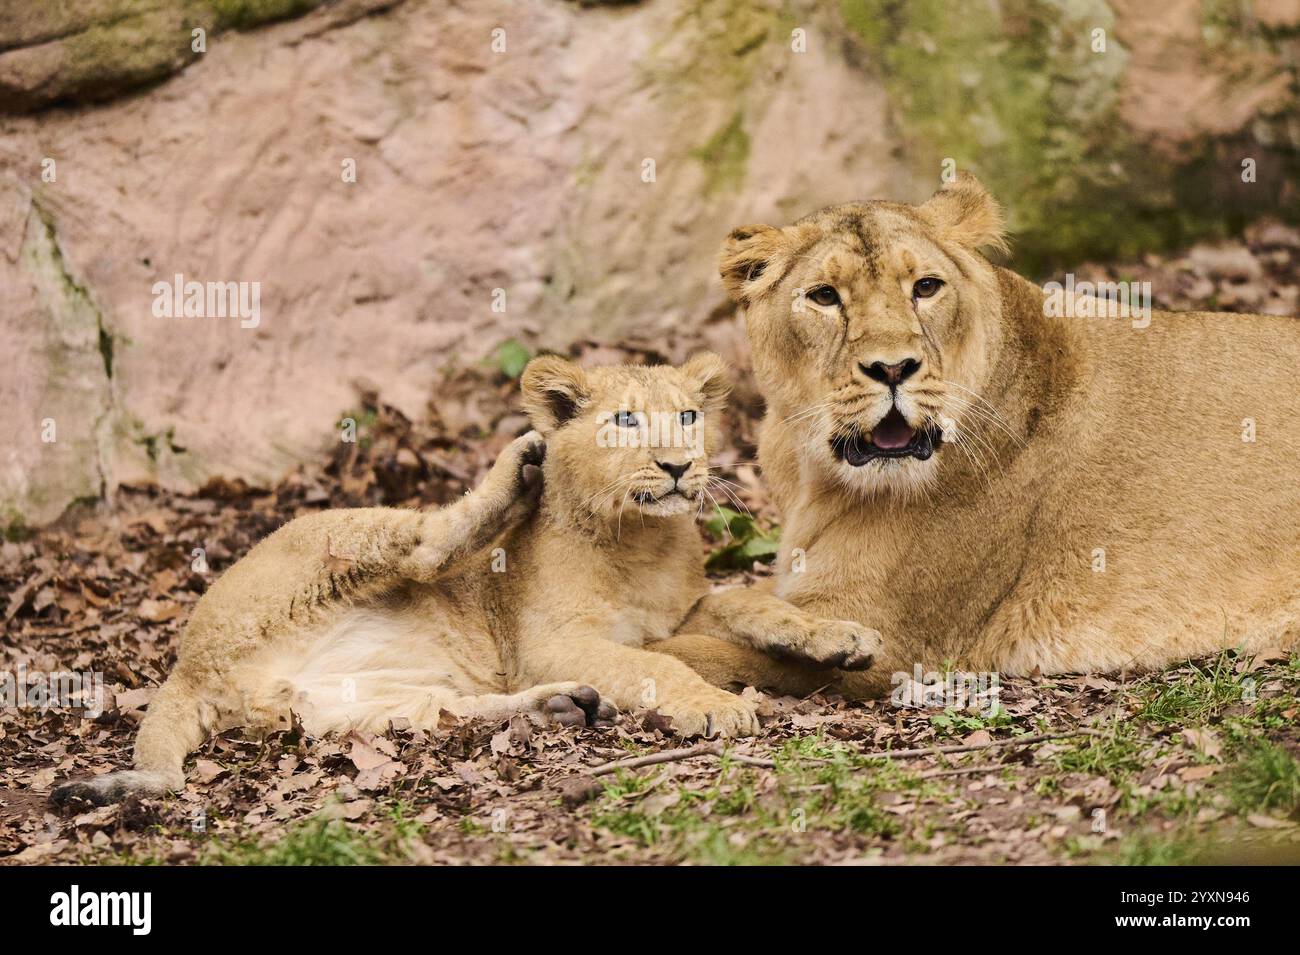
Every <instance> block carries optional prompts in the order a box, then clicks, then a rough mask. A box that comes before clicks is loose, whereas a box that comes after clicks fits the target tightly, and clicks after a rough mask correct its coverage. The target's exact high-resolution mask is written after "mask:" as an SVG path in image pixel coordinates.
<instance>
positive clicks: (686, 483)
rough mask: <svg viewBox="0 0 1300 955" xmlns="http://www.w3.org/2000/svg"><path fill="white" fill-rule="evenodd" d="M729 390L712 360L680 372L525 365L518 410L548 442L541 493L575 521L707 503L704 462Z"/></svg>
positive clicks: (672, 511)
mask: <svg viewBox="0 0 1300 955" xmlns="http://www.w3.org/2000/svg"><path fill="white" fill-rule="evenodd" d="M728 387H729V382H728V375H727V370H726V366H725V365H724V364H723V362H722V360H721V359H720V358H718V357H717V356H716V355H712V354H709V353H705V354H701V355H697V356H695V357H694V358H692V359H691V360H690V361H688V362H687V363H686V364H685V365H683V366H682V367H680V368H671V367H667V366H656V367H633V366H624V367H615V368H588V369H584V368H581V367H579V366H578V365H575V364H574V363H572V362H569V361H565V360H564V359H561V358H557V357H554V356H544V357H541V358H537V359H535V360H534V361H532V362H531V363H530V364H529V365H528V368H527V369H525V371H524V375H523V381H522V388H523V395H524V407H525V409H526V410H527V412H528V414H529V416H530V417H531V418H532V422H533V426H534V427H535V428H537V430H538V431H540V432H541V433H542V434H543V435H544V436H545V438H546V492H545V493H546V494H548V495H549V496H550V497H551V499H552V500H553V501H559V502H562V505H563V506H564V507H566V508H569V509H571V510H574V511H575V512H576V513H578V514H579V515H580V516H581V517H582V518H583V519H587V518H588V517H590V516H594V517H596V518H597V519H598V520H604V521H618V520H620V519H621V518H622V515H623V513H624V512H625V511H628V512H630V513H633V514H637V515H640V516H643V517H651V518H655V517H670V516H673V515H676V514H683V513H686V512H688V511H698V510H700V509H701V508H702V507H704V506H705V505H706V503H707V502H708V501H709V500H710V493H709V490H708V485H709V482H710V475H709V467H708V456H709V448H710V445H711V444H712V443H713V442H714V441H715V440H716V429H717V417H718V414H719V412H720V411H721V408H722V406H723V403H724V402H725V400H726V394H727V390H728Z"/></svg>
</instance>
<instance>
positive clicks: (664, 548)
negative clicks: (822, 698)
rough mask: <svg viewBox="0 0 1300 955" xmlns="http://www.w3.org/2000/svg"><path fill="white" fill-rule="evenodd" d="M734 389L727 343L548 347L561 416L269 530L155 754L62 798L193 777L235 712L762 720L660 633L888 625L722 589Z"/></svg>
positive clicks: (377, 719)
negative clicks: (626, 414)
mask: <svg viewBox="0 0 1300 955" xmlns="http://www.w3.org/2000/svg"><path fill="white" fill-rule="evenodd" d="M726 390H727V381H726V374H725V367H724V366H723V365H722V363H721V361H720V360H719V359H718V358H717V357H716V356H713V355H709V354H705V355H701V356H697V357H696V358H695V359H693V360H692V361H690V362H688V363H687V364H686V365H685V366H683V367H682V368H680V369H676V368H668V367H655V368H600V369H591V370H585V371H584V370H583V369H581V368H579V367H578V366H576V365H574V364H571V363H569V362H566V361H563V360H561V359H558V358H549V357H548V358H540V359H537V360H535V361H534V362H533V363H532V364H530V365H529V367H528V369H527V371H526V373H525V375H524V381H523V392H524V399H525V406H526V409H527V411H528V412H529V414H530V416H531V418H532V420H533V423H534V425H535V426H536V427H537V428H538V429H539V432H540V433H538V432H533V433H530V434H528V435H525V436H524V437H522V438H519V439H517V440H516V441H515V442H514V443H513V444H511V445H510V446H509V447H508V448H507V449H506V450H505V451H504V452H503V453H502V455H501V456H500V458H499V459H498V461H497V462H496V464H495V465H494V466H493V468H492V470H491V472H490V473H489V474H488V476H487V478H486V480H485V481H484V482H483V484H482V486H480V487H479V488H478V489H476V490H475V491H473V492H472V493H470V494H468V495H467V496H466V497H465V498H464V499H462V500H461V501H459V502H457V503H455V504H454V505H451V506H449V507H446V508H443V509H441V510H431V511H414V510H398V509H391V508H366V509H356V510H335V511H326V512H323V513H319V514H312V515H309V516H305V517H300V518H298V519H296V520H294V521H291V522H290V523H288V524H286V525H285V526H284V527H282V528H281V529H280V530H278V531H276V532H275V533H274V534H272V535H271V536H269V537H268V538H266V539H265V540H264V541H262V542H261V543H259V544H258V545H257V546H256V547H254V548H253V549H252V550H251V551H250V552H249V553H248V554H247V555H246V556H245V557H244V558H243V559H242V560H240V561H239V562H238V563H236V564H235V565H234V566H233V567H232V568H230V570H229V571H227V572H226V573H225V574H224V575H223V576H222V577H221V578H219V579H218V580H217V581H216V582H215V583H214V584H213V585H212V587H211V589H210V590H209V591H208V592H207V593H206V594H205V595H204V596H203V599H202V600H200V601H199V603H198V605H197V606H196V607H195V610H194V614H193V616H192V618H191V619H190V621H189V624H188V626H187V627H186V629H185V632H184V634H183V636H182V639H181V646H180V652H179V657H178V659H177V663H176V667H175V669H174V670H173V672H172V673H171V675H170V676H169V678H168V680H167V682H166V683H165V684H164V686H163V687H162V688H161V689H160V691H159V692H158V694H157V695H156V696H155V697H154V699H153V701H152V702H151V703H150V705H149V709H148V712H147V715H146V717H145V720H144V723H143V724H142V726H141V728H140V734H139V738H138V740H137V743H136V750H135V770H134V771H130V772H121V773H111V774H108V775H107V776H102V777H99V778H97V779H95V780H93V781H92V782H91V783H90V784H84V783H74V784H71V785H69V786H65V787H62V788H61V789H60V790H59V791H57V792H56V799H60V800H61V799H66V798H68V797H69V796H82V797H84V798H87V799H90V800H92V801H106V800H109V799H113V798H118V797H120V796H121V795H123V794H124V793H126V792H128V791H132V790H135V791H147V792H160V791H163V790H165V789H168V788H178V787H180V786H182V785H183V784H184V773H183V768H182V767H183V762H184V759H185V757H186V754H187V753H189V752H190V751H191V750H193V749H195V748H196V747H197V746H198V745H199V744H200V743H201V742H202V741H203V739H204V738H205V737H206V736H207V734H209V733H210V732H213V731H215V730H220V729H222V728H227V727H231V726H236V725H244V726H251V727H253V728H256V729H274V728H277V727H285V726H287V725H288V724H289V722H290V719H291V713H292V714H294V715H296V716H298V717H299V718H300V719H301V721H302V724H303V726H304V727H305V728H306V729H307V730H308V731H310V732H313V733H321V732H325V731H328V730H346V729H348V728H352V727H358V728H362V729H369V730H377V729H382V728H383V727H384V726H386V725H387V723H388V721H389V720H391V719H396V718H399V717H401V718H405V719H408V720H410V721H411V722H412V723H413V724H415V725H417V726H421V727H434V726H436V725H437V722H438V719H439V713H440V711H442V710H447V711H449V712H451V713H454V714H458V715H461V716H466V717H470V716H479V717H486V718H490V719H502V718H506V717H508V716H510V715H511V714H513V713H516V712H521V711H522V712H532V713H540V712H541V711H542V710H543V709H544V707H546V706H547V705H548V701H550V702H551V705H553V704H554V702H555V701H554V700H553V698H554V697H557V696H559V697H563V696H564V695H565V694H578V693H579V692H580V690H581V687H582V685H583V684H588V685H590V686H592V687H595V688H596V690H597V691H599V693H600V694H602V695H603V696H604V697H605V698H606V699H607V700H609V701H611V702H612V703H613V704H614V705H615V706H617V707H619V708H623V709H631V708H634V707H641V706H645V707H658V709H659V710H660V711H661V712H662V713H663V714H664V715H666V716H668V717H670V718H671V720H672V722H673V725H674V727H675V728H676V729H677V730H678V731H679V732H681V733H682V734H683V735H699V734H708V735H712V734H720V735H742V734H749V733H752V732H754V731H755V730H756V728H757V722H756V716H755V712H754V707H753V704H752V703H750V702H749V701H747V700H744V699H741V698H740V697H738V696H735V695H733V694H731V693H728V692H725V691H723V690H720V689H718V688H715V687H714V686H711V685H710V684H708V683H706V682H705V681H704V680H703V679H702V678H701V677H700V676H698V675H697V674H696V673H695V672H693V671H692V670H691V669H689V668H688V667H687V666H686V665H685V664H683V663H681V662H680V661H678V660H676V659H674V658H673V657H671V656H668V655H664V654H660V653H653V652H650V651H648V650H645V649H643V647H644V646H645V645H646V644H648V643H651V642H652V641H660V640H663V639H664V638H666V637H669V636H670V635H672V634H673V633H674V631H681V632H680V634H679V635H678V636H677V637H676V638H675V639H676V640H678V641H679V643H676V644H674V643H671V642H670V643H669V644H668V645H669V646H670V647H671V646H691V645H692V644H693V643H694V642H696V641H699V640H702V639H705V638H704V637H702V636H701V633H700V632H698V631H697V630H696V629H695V628H696V627H699V628H701V629H702V630H703V631H704V632H706V633H708V634H711V635H712V636H713V637H720V638H722V639H723V640H726V641H732V643H730V644H725V645H724V646H723V649H724V651H727V650H729V649H730V648H731V647H732V646H739V645H745V646H759V647H771V646H774V645H778V644H779V645H780V646H782V647H789V648H790V652H792V653H795V654H799V655H802V656H803V657H804V658H805V659H807V660H811V661H814V662H816V663H819V664H821V665H823V666H826V665H836V664H839V665H845V666H865V665H868V664H869V663H870V659H871V653H873V652H874V650H875V648H876V645H877V642H878V635H877V634H874V633H871V632H870V631H867V630H866V629H865V628H862V627H860V626H859V625H857V624H853V623H847V622H842V621H833V620H818V619H815V618H814V617H812V616H811V615H810V614H807V613H805V612H803V611H800V610H798V609H796V608H794V607H791V606H790V605H788V604H786V603H784V602H782V601H779V600H777V599H776V598H773V597H770V596H764V595H755V596H754V598H753V599H750V598H749V597H748V596H747V595H746V594H744V593H741V592H738V591H731V592H722V593H718V594H712V595H710V594H708V585H707V582H706V580H705V577H704V572H703V566H702V559H701V553H700V541H699V536H698V532H697V531H696V528H695V523H694V520H695V516H696V512H697V511H698V510H699V508H700V506H702V504H703V503H704V501H705V500H706V497H705V491H706V487H707V484H708V482H709V480H710V476H709V470H708V465H707V448H708V445H709V443H710V441H711V440H712V436H713V432H714V429H715V424H714V420H715V418H716V416H717V413H718V410H719V408H720V407H721V405H722V403H723V401H724V399H725V394H726ZM620 410H630V411H634V412H650V413H653V412H660V413H664V414H668V415H671V416H674V417H675V416H677V415H679V414H680V413H681V412H683V411H696V412H699V413H700V415H701V416H702V417H701V418H700V419H699V421H698V422H697V423H696V424H695V426H694V428H695V429H698V430H694V431H691V432H690V433H691V434H692V435H694V436H695V437H698V438H699V440H698V441H681V442H679V445H680V446H658V447H645V446H628V445H626V444H624V443H623V442H617V441H616V442H614V443H612V444H611V442H610V441H609V440H602V433H603V434H604V437H605V438H606V439H608V438H609V437H611V436H613V437H615V438H617V436H618V432H617V429H615V430H614V431H610V430H609V427H610V426H609V422H608V420H607V419H608V416H609V414H611V413H613V412H615V411H620ZM602 412H604V414H602ZM602 428H604V429H605V431H604V432H602ZM543 441H545V456H544V462H543V463H542V474H541V475H537V474H536V473H535V472H536V471H537V468H536V467H535V463H536V462H541V461H542V460H543V456H542V454H541V450H542V442H543ZM665 464H667V465H672V466H675V467H680V468H683V469H684V473H683V474H681V475H680V477H677V478H674V477H670V476H669V474H668V472H666V471H665V469H664V467H663V466H664V465H665ZM538 478H540V481H539V480H538ZM675 481H676V487H678V488H679V489H680V491H681V493H680V494H674V493H672V491H673V487H674V483H675ZM539 483H540V484H541V485H542V486H543V487H544V491H543V492H542V494H541V498H540V504H539V503H538V501H537V498H536V494H535V493H534V492H535V490H536V487H537V486H538V484H539ZM575 698H576V697H575Z"/></svg>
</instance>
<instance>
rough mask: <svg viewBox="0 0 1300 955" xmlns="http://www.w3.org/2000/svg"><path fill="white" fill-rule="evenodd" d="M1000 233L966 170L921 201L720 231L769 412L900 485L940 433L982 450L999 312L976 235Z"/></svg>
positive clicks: (815, 444) (828, 466)
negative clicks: (985, 384) (981, 392)
mask: <svg viewBox="0 0 1300 955" xmlns="http://www.w3.org/2000/svg"><path fill="white" fill-rule="evenodd" d="M1001 242H1002V239H1001V216H1000V213H999V212H998V210H997V207H996V206H995V205H994V204H993V202H992V200H991V199H990V198H989V197H988V196H987V194H986V193H984V191H983V189H982V188H980V187H979V186H978V184H977V183H974V182H973V180H970V179H964V180H959V181H958V183H957V184H955V185H954V186H953V187H950V188H948V189H945V190H942V191H940V192H939V193H938V194H937V195H936V196H935V197H934V198H933V199H931V200H930V201H929V202H927V203H925V204H924V205H923V206H919V207H916V206H908V205H900V204H896V203H886V202H866V203H854V204H849V205H844V206H834V207H831V208H829V209H824V210H822V211H821V212H818V213H815V214H814V215H812V216H809V217H807V218H806V219H802V220H800V221H799V222H797V223H795V224H794V225H792V226H788V227H786V228H784V229H774V228H772V227H770V226H750V227H745V228H741V229H737V230H736V231H734V232H733V233H732V234H731V236H730V238H729V239H728V241H727V243H726V245H725V247H724V249H723V256H722V263H721V269H722V275H723V279H724V281H725V282H726V283H727V285H728V288H729V289H730V290H731V292H732V294H733V296H734V297H735V298H736V300H737V301H738V302H739V303H740V304H741V305H743V306H744V307H745V309H746V313H747V323H748V328H749V337H750V343H751V347H752V351H753V355H754V365H755V370H756V373H757V374H758V376H759V379H760V383H761V384H762V386H763V389H764V392H765V394H766V396H767V397H768V399H769V404H770V406H771V408H772V410H771V411H770V412H769V415H770V416H771V415H775V414H779V415H780V416H781V417H780V419H778V420H780V421H781V422H782V423H783V425H785V426H788V427H791V428H794V429H796V431H797V433H798V436H799V443H800V445H801V447H803V449H804V459H805V460H806V461H808V462H809V463H810V464H811V465H812V466H813V467H815V468H816V469H818V470H819V471H821V472H823V473H825V474H827V475H829V476H831V477H832V478H834V479H835V480H837V481H839V482H841V483H843V484H846V485H848V486H850V487H853V488H855V489H858V490H861V491H864V492H868V493H877V492H897V493H903V494H906V493H911V492H913V491H916V490H919V489H923V488H925V487H926V486H928V485H929V484H930V483H932V482H933V480H934V478H935V475H936V473H937V471H938V469H939V468H940V467H941V461H942V459H943V457H944V455H945V454H946V453H947V452H946V450H945V449H946V447H947V446H948V445H949V444H951V443H954V442H955V443H957V444H958V445H959V446H960V447H962V449H963V450H964V451H966V452H968V453H969V452H971V451H973V452H974V453H976V454H978V452H979V441H978V437H977V435H978V432H979V430H980V428H981V427H982V426H984V425H986V424H987V423H988V419H989V412H988V410H987V409H986V408H984V407H982V405H981V399H980V398H979V397H978V395H977V391H978V388H979V385H980V383H981V382H982V381H983V380H984V379H985V377H986V376H987V369H988V353H989V350H990V347H991V345H992V344H993V340H994V336H995V335H996V334H997V327H998V326H997V322H996V320H995V318H994V316H995V315H996V308H995V304H996V296H997V291H996V277H995V274H994V273H993V270H992V267H991V266H990V265H989V264H988V262H987V261H985V260H984V259H983V258H982V257H981V256H980V255H979V254H978V253H977V251H976V248H977V247H978V246H980V245H998V244H1000V243H1001ZM770 420H771V419H770V418H769V421H770Z"/></svg>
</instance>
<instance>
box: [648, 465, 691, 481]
mask: <svg viewBox="0 0 1300 955" xmlns="http://www.w3.org/2000/svg"><path fill="white" fill-rule="evenodd" d="M655 464H657V465H659V469H660V470H661V471H665V472H667V474H668V476H669V477H670V478H672V479H673V481H674V482H677V481H680V480H681V479H682V475H683V474H685V473H686V472H687V471H688V470H689V469H690V466H691V462H689V461H687V462H686V463H685V464H669V463H668V462H667V461H656V462H655Z"/></svg>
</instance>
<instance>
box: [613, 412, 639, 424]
mask: <svg viewBox="0 0 1300 955" xmlns="http://www.w3.org/2000/svg"><path fill="white" fill-rule="evenodd" d="M637 423H638V422H637V417H636V412H635V411H617V412H615V413H614V424H616V425H618V427H620V428H635V427H636V426H637Z"/></svg>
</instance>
